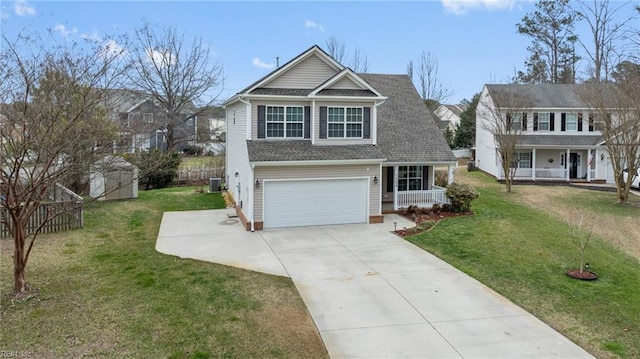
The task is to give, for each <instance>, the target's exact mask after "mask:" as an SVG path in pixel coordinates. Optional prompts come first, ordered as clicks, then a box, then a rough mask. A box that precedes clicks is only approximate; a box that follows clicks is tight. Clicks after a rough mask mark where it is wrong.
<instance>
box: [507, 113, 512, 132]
mask: <svg viewBox="0 0 640 359" xmlns="http://www.w3.org/2000/svg"><path fill="white" fill-rule="evenodd" d="M506 130H507V131H511V114H510V113H508V114H507V128H506Z"/></svg>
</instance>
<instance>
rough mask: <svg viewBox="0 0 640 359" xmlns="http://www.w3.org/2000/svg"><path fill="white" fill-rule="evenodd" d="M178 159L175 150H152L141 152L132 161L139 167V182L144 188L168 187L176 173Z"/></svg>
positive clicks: (178, 164)
mask: <svg viewBox="0 0 640 359" xmlns="http://www.w3.org/2000/svg"><path fill="white" fill-rule="evenodd" d="M180 161H181V159H180V156H179V155H178V153H177V152H166V153H165V152H162V151H160V150H152V151H149V152H143V153H141V154H140V155H138V156H136V158H135V161H134V163H135V164H136V165H137V166H138V168H139V169H140V178H139V182H140V183H141V184H143V185H144V186H145V189H150V188H165V187H168V186H169V185H170V184H171V182H172V181H173V179H174V178H175V177H176V175H177V174H178V167H179V166H180Z"/></svg>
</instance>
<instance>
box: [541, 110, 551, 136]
mask: <svg viewBox="0 0 640 359" xmlns="http://www.w3.org/2000/svg"><path fill="white" fill-rule="evenodd" d="M550 115H551V114H550V113H549V112H538V131H549V123H550V122H551V121H550V117H551V116H550Z"/></svg>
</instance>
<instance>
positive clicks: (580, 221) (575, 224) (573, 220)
mask: <svg viewBox="0 0 640 359" xmlns="http://www.w3.org/2000/svg"><path fill="white" fill-rule="evenodd" d="M592 217H593V216H588V215H587V214H586V213H585V211H584V209H582V208H576V209H574V210H573V211H572V213H571V217H570V218H569V238H570V239H571V241H572V242H574V243H576V244H577V245H578V247H579V248H580V269H579V270H578V272H579V273H581V274H582V272H584V270H585V269H586V268H585V264H586V263H585V261H584V255H585V252H586V251H587V247H588V246H589V242H590V241H591V235H592V234H593V226H594V224H595V223H596V218H592Z"/></svg>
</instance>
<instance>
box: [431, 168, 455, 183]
mask: <svg viewBox="0 0 640 359" xmlns="http://www.w3.org/2000/svg"><path fill="white" fill-rule="evenodd" d="M448 169H449V173H448V174H447V184H448V185H449V184H452V183H453V165H449V167H448ZM434 172H435V170H434Z"/></svg>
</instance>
